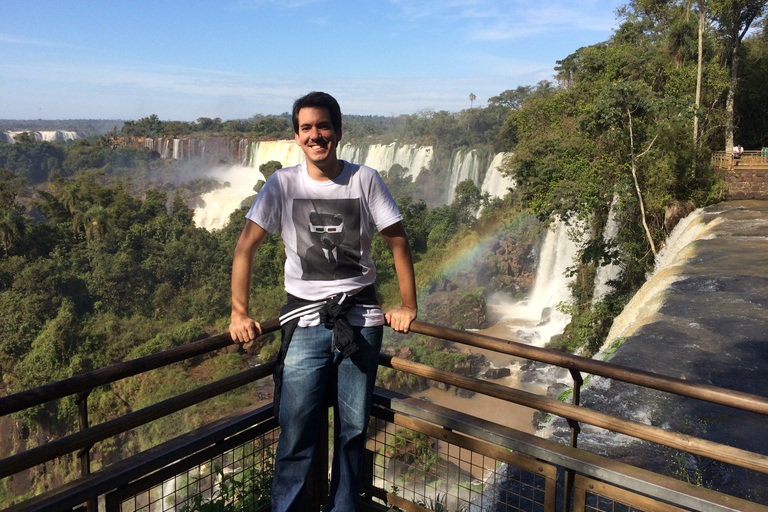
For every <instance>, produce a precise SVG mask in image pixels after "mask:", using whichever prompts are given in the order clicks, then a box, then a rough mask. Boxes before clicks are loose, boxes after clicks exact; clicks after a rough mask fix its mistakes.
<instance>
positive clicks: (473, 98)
mask: <svg viewBox="0 0 768 512" xmlns="http://www.w3.org/2000/svg"><path fill="white" fill-rule="evenodd" d="M476 99H477V96H475V95H474V94H473V93H469V108H472V103H474V101H475V100H476Z"/></svg>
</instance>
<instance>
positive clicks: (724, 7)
mask: <svg viewBox="0 0 768 512" xmlns="http://www.w3.org/2000/svg"><path fill="white" fill-rule="evenodd" d="M766 3H768V1H767V0H710V2H709V5H710V9H709V11H710V13H711V15H712V17H713V18H714V20H715V22H716V23H717V26H718V29H719V31H720V32H721V34H722V35H723V38H724V41H725V44H726V48H727V49H728V53H729V56H730V61H731V81H730V86H729V87H728V95H727V98H726V100H725V151H731V149H733V130H734V102H735V98H736V88H737V86H738V77H739V50H740V48H741V41H742V40H743V39H744V36H746V35H747V32H748V31H749V27H750V26H752V22H754V21H755V20H756V19H758V18H760V17H761V16H762V15H763V13H764V12H765V5H766Z"/></svg>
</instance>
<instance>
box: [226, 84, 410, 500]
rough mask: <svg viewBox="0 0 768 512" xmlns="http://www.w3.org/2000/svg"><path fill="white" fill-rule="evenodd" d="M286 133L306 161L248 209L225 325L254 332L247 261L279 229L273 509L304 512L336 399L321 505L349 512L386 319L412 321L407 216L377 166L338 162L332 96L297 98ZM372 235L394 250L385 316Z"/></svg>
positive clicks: (242, 335)
mask: <svg viewBox="0 0 768 512" xmlns="http://www.w3.org/2000/svg"><path fill="white" fill-rule="evenodd" d="M293 129H294V132H295V140H296V144H298V145H299V146H300V147H301V149H302V150H303V152H304V155H305V157H306V159H305V160H306V161H305V163H302V164H300V165H297V166H294V167H287V168H284V169H280V170H278V171H277V172H275V173H274V174H273V175H272V176H271V177H270V178H269V180H267V183H266V184H265V185H264V187H263V188H262V189H261V191H260V192H259V194H258V195H257V196H256V199H255V200H254V202H253V205H252V206H251V209H250V211H249V212H248V214H247V215H246V217H247V220H246V225H245V228H244V229H243V232H242V234H241V235H240V239H239V240H238V243H237V247H236V248H235V255H234V261H233V264H232V322H231V324H230V327H229V332H230V334H231V336H232V339H233V340H234V341H237V342H245V341H249V340H252V339H254V338H255V337H257V336H259V335H260V333H261V329H260V326H259V323H258V322H256V321H254V320H253V319H252V315H251V314H250V312H249V308H248V296H249V293H250V280H251V274H252V272H253V257H254V255H255V253H256V250H257V249H258V248H259V246H260V245H261V243H262V241H263V240H264V238H265V237H266V235H267V233H280V236H281V237H282V239H283V244H284V245H285V254H286V262H285V290H286V292H287V303H286V305H285V306H284V307H283V308H282V309H281V310H280V324H281V328H282V344H281V347H280V353H279V355H278V360H277V364H276V367H275V412H276V415H277V417H278V422H279V424H280V427H281V431H280V438H279V440H278V447H277V453H276V455H275V475H274V480H273V482H272V510H273V511H275V512H284V511H300V510H303V509H304V503H303V500H304V484H305V481H306V478H307V475H308V473H309V468H310V465H311V462H312V456H313V454H314V450H315V440H316V439H317V434H318V433H317V424H318V418H319V415H320V414H325V413H326V407H327V406H328V405H329V404H333V405H334V407H335V408H336V416H335V420H334V421H335V422H336V423H337V426H336V433H337V437H336V438H335V440H334V453H333V470H332V475H331V493H330V500H329V503H328V506H327V507H326V511H344V512H352V511H354V510H355V504H356V501H357V497H358V493H359V488H360V472H361V468H362V462H363V451H364V449H365V433H366V429H367V427H368V418H369V415H370V410H371V400H372V394H373V386H374V382H375V379H376V369H377V367H378V357H379V350H380V348H381V339H382V333H383V325H384V323H385V322H386V323H388V324H389V325H390V326H391V327H392V328H393V329H395V330H397V331H400V332H408V329H409V328H410V325H411V322H412V321H413V320H414V319H415V318H416V312H417V307H416V287H415V282H414V275H413V263H412V259H411V249H410V245H409V244H408V240H407V238H406V236H405V230H404V229H403V225H402V215H400V212H399V211H398V209H397V205H396V204H395V201H394V200H393V199H392V196H391V194H390V193H389V190H387V187H386V185H385V184H384V182H383V180H382V179H381V177H380V176H379V174H378V172H377V171H376V170H374V169H371V168H370V167H366V166H363V165H356V164H352V163H349V162H345V161H343V160H339V159H338V158H337V156H336V148H337V147H338V144H339V141H340V140H341V135H342V125H341V109H340V107H339V104H338V103H337V101H336V100H335V99H334V98H333V97H332V96H330V95H328V94H326V93H322V92H312V93H309V94H307V95H306V96H303V97H301V98H299V99H298V100H296V102H295V103H294V105H293ZM376 230H378V231H379V232H380V233H381V234H382V235H383V237H384V239H385V240H386V242H387V244H388V245H389V247H390V248H391V249H392V254H393V257H394V262H395V270H396V271H397V277H398V283H399V285H400V296H401V301H402V305H401V306H400V307H399V308H395V309H392V310H391V311H389V312H388V313H386V315H385V314H384V313H383V311H382V310H381V307H380V306H379V304H378V302H377V300H376V293H375V290H374V287H373V283H374V280H375V278H376V267H375V266H374V264H373V262H372V261H371V259H370V253H371V241H372V240H373V235H374V232H375V231H376ZM257 271H258V270H257ZM253 316H257V315H253ZM312 505H314V504H312Z"/></svg>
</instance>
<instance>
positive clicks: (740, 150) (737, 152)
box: [733, 144, 744, 158]
mask: <svg viewBox="0 0 768 512" xmlns="http://www.w3.org/2000/svg"><path fill="white" fill-rule="evenodd" d="M743 152H744V148H743V147H741V145H738V144H737V145H736V146H733V158H741V154H742V153H743Z"/></svg>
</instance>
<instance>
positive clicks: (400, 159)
mask: <svg viewBox="0 0 768 512" xmlns="http://www.w3.org/2000/svg"><path fill="white" fill-rule="evenodd" d="M433 153H434V151H433V149H432V147H431V146H417V145H416V144H399V143H397V142H393V143H392V144H371V145H370V146H362V147H358V146H355V145H353V144H344V145H343V146H341V147H340V148H339V150H338V154H339V158H341V159H342V160H346V161H347V162H355V163H362V164H363V165H367V166H368V167H371V168H373V169H376V170H377V171H379V172H380V173H384V172H388V171H389V170H390V169H391V168H392V166H393V165H395V164H398V165H400V166H402V167H403V168H406V169H408V170H409V171H410V175H411V180H412V181H415V180H416V178H418V176H419V173H420V172H421V170H422V169H424V168H427V169H429V166H430V165H432V157H433Z"/></svg>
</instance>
